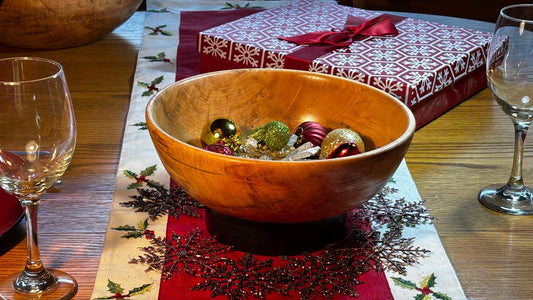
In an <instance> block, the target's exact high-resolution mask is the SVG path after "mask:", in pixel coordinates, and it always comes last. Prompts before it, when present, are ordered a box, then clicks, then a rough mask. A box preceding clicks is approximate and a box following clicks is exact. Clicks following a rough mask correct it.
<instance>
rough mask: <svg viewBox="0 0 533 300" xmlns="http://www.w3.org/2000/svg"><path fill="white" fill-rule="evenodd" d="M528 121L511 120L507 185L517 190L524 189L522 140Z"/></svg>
mask: <svg viewBox="0 0 533 300" xmlns="http://www.w3.org/2000/svg"><path fill="white" fill-rule="evenodd" d="M530 123H531V122H520V121H516V120H513V124H514V131H515V144H514V157H513V168H512V170H511V176H510V177H509V180H508V181H507V185H508V186H509V187H510V188H512V189H514V190H517V191H519V190H522V189H524V181H523V180H522V160H523V156H524V141H525V140H526V135H527V130H528V128H529V125H530Z"/></svg>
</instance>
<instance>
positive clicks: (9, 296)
mask: <svg viewBox="0 0 533 300" xmlns="http://www.w3.org/2000/svg"><path fill="white" fill-rule="evenodd" d="M47 270H48V272H50V273H52V274H54V275H55V276H56V278H57V284H56V286H55V287H54V288H52V289H50V290H47V291H44V292H42V293H31V294H30V293H22V292H19V291H17V290H15V289H14V287H13V281H14V280H15V279H16V278H17V277H18V276H19V273H17V274H12V275H10V276H8V277H7V278H3V279H2V280H0V299H2V300H37V299H39V300H52V299H53V300H68V299H71V298H72V297H74V295H75V294H76V292H77V290H78V283H77V282H76V280H75V279H74V278H73V277H72V276H70V275H69V274H67V273H65V272H62V271H59V270H54V269H47Z"/></svg>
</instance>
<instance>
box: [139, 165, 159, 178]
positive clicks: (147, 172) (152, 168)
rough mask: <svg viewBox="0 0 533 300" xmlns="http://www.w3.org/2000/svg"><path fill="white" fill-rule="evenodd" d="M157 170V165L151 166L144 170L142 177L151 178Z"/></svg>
mask: <svg viewBox="0 0 533 300" xmlns="http://www.w3.org/2000/svg"><path fill="white" fill-rule="evenodd" d="M156 168H157V165H153V166H150V167H148V168H146V169H144V170H142V171H141V175H143V176H150V175H152V174H154V172H155V170H156Z"/></svg>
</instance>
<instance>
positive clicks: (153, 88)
mask: <svg viewBox="0 0 533 300" xmlns="http://www.w3.org/2000/svg"><path fill="white" fill-rule="evenodd" d="M164 78H165V77H164V76H162V75H161V76H159V77H156V78H155V79H154V80H152V81H151V82H150V83H147V82H143V81H139V82H137V84H138V85H140V86H142V87H145V88H146V91H144V92H143V93H142V94H141V96H143V97H146V96H151V95H153V94H154V93H155V92H157V91H159V88H158V87H157V84H160V83H161V82H163V79H164Z"/></svg>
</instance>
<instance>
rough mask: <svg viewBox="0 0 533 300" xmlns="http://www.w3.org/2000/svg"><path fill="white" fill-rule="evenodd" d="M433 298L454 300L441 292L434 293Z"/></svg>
mask: <svg viewBox="0 0 533 300" xmlns="http://www.w3.org/2000/svg"><path fill="white" fill-rule="evenodd" d="M433 297H435V298H437V299H441V300H452V297H449V296H448V295H446V294H444V293H441V292H433Z"/></svg>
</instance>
